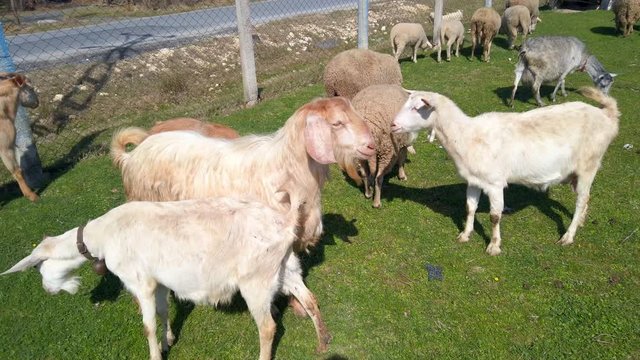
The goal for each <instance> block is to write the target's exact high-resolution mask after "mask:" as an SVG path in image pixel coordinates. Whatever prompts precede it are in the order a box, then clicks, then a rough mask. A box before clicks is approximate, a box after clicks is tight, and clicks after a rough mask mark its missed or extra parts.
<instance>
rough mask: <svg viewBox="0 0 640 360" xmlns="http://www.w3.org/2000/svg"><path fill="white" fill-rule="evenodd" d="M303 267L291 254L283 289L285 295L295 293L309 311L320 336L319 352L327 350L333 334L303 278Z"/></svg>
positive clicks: (286, 265)
mask: <svg viewBox="0 0 640 360" xmlns="http://www.w3.org/2000/svg"><path fill="white" fill-rule="evenodd" d="M301 274H302V269H300V262H299V260H298V258H297V257H296V256H295V255H293V254H292V255H289V258H288V259H287V262H286V264H285V273H284V276H283V279H282V288H281V291H282V293H283V294H285V295H293V296H294V297H295V298H296V299H297V301H299V303H300V305H301V306H302V308H303V309H304V311H306V312H307V314H308V315H309V317H310V318H311V320H312V321H313V326H314V327H315V329H316V334H317V336H318V347H317V351H318V352H325V351H326V350H327V344H328V343H329V342H330V341H331V335H330V334H329V331H328V330H327V325H325V323H324V320H322V315H321V314H320V309H319V308H318V301H317V300H316V297H315V296H314V295H313V293H312V292H311V291H310V290H309V288H307V286H306V285H305V284H304V281H303V280H302V275H301Z"/></svg>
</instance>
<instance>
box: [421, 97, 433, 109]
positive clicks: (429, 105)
mask: <svg viewBox="0 0 640 360" xmlns="http://www.w3.org/2000/svg"><path fill="white" fill-rule="evenodd" d="M420 100H422V102H423V103H424V104H425V105H426V106H427V107H431V104H429V101H428V100H427V98H425V97H422V98H420Z"/></svg>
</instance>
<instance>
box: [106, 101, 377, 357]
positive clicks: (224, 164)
mask: <svg viewBox="0 0 640 360" xmlns="http://www.w3.org/2000/svg"><path fill="white" fill-rule="evenodd" d="M142 140H144V141H142ZM127 144H139V145H138V146H137V147H136V148H135V149H134V150H132V151H131V152H129V153H127V152H126V150H125V147H126V145H127ZM374 153H375V151H374V145H373V138H372V137H371V133H370V132H369V128H368V127H367V125H366V123H365V122H364V120H363V119H362V117H361V116H360V115H358V113H356V112H355V110H354V109H353V107H352V106H351V103H350V102H349V101H348V100H347V99H345V98H342V97H334V98H329V99H318V100H315V101H312V102H310V103H308V104H306V105H304V106H302V107H301V108H299V109H298V110H297V111H296V112H295V113H294V114H293V115H292V116H291V117H290V118H289V119H288V120H287V121H286V123H285V124H284V126H283V127H282V128H280V129H279V130H278V131H276V132H275V133H273V134H270V135H263V136H259V135H249V136H244V137H240V138H238V139H234V140H227V139H215V138H208V137H204V136H201V135H199V134H197V133H194V132H191V131H171V132H165V133H160V134H156V135H153V136H148V137H147V133H146V132H145V131H144V130H142V129H139V128H127V129H123V130H121V131H119V132H117V133H116V134H115V135H114V137H113V141H112V143H111V155H112V157H113V161H114V163H115V164H116V165H117V166H118V167H119V168H120V169H121V171H122V179H123V183H124V188H125V193H126V196H127V199H128V200H130V201H131V200H148V201H171V200H182V199H199V198H207V197H212V196H227V195H247V196H252V197H255V198H257V199H260V200H262V201H264V202H265V203H267V204H269V205H270V206H271V207H273V208H276V209H279V208H282V207H285V208H287V207H289V206H290V204H289V202H290V200H289V196H287V195H286V194H283V193H282V192H281V191H280V190H279V189H280V188H281V187H282V182H283V181H285V179H288V178H290V179H291V181H292V185H291V186H290V188H291V192H290V194H291V193H293V194H292V196H295V197H299V198H301V199H302V202H303V203H304V205H303V206H302V207H300V214H299V221H300V224H299V225H300V226H299V228H298V232H297V235H298V237H299V239H298V241H296V243H295V244H294V249H296V250H297V251H304V250H305V249H307V247H309V246H311V245H313V244H315V243H316V242H317V241H318V239H319V237H320V235H321V233H322V204H321V198H320V196H321V190H322V187H323V185H324V183H325V181H326V180H327V176H328V170H329V164H331V163H335V162H336V158H344V157H351V158H356V157H357V158H360V159H367V158H368V157H370V156H371V155H373V154H374ZM286 267H287V271H288V272H287V273H290V274H291V276H293V275H295V274H300V273H301V270H300V267H299V262H298V258H297V256H291V257H290V258H289V262H288V263H287V265H286ZM303 285H304V284H303ZM299 290H300V291H299V292H298V294H296V293H292V291H290V290H289V289H286V288H283V289H282V292H283V293H284V294H285V295H293V296H295V298H296V299H297V300H298V301H300V303H301V304H302V307H303V308H304V310H303V311H301V309H300V306H299V305H298V304H296V303H295V302H292V306H294V308H295V309H296V310H297V312H298V313H304V312H306V313H307V314H309V315H310V316H311V318H312V319H313V320H314V325H315V327H316V333H317V335H318V341H319V349H320V350H323V349H326V344H327V342H328V341H329V339H330V336H329V334H328V333H327V331H326V326H325V325H324V323H323V322H322V319H321V316H320V311H319V310H318V306H317V302H316V299H315V297H314V295H313V294H312V293H311V291H309V289H307V288H306V286H304V288H302V289H299ZM300 293H303V294H304V296H302V297H301V295H300Z"/></svg>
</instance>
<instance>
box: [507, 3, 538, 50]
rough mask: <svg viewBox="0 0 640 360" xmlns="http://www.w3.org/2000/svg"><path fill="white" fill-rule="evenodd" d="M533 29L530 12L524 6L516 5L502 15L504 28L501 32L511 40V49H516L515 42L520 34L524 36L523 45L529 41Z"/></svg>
mask: <svg viewBox="0 0 640 360" xmlns="http://www.w3.org/2000/svg"><path fill="white" fill-rule="evenodd" d="M530 28H531V16H529V10H528V9H527V8H526V7H524V6H522V5H515V6H511V7H509V8H507V9H506V10H505V11H504V14H502V26H501V27H500V32H501V33H503V34H507V37H508V38H509V49H513V48H514V47H515V40H516V37H517V36H518V33H521V34H522V43H524V42H525V41H526V40H527V34H529V32H530Z"/></svg>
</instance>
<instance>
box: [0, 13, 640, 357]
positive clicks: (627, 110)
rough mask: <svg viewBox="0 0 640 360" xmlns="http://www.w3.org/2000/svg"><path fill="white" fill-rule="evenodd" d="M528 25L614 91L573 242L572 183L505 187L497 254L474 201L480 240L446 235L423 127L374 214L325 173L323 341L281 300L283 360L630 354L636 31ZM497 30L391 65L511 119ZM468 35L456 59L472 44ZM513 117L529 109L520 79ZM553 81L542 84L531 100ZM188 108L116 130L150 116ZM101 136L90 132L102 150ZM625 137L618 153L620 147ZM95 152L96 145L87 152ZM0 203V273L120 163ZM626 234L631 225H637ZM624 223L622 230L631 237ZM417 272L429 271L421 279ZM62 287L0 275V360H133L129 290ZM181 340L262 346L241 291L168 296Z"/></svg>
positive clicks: (559, 17)
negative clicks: (481, 41)
mask: <svg viewBox="0 0 640 360" xmlns="http://www.w3.org/2000/svg"><path fill="white" fill-rule="evenodd" d="M542 16H543V18H544V22H543V23H542V24H540V26H539V27H538V31H537V33H536V35H542V34H567V35H575V36H578V37H579V38H581V39H583V40H584V41H585V42H586V43H587V46H588V48H589V49H590V50H591V52H592V53H593V54H595V55H596V56H597V57H598V59H599V60H600V61H601V62H602V63H603V64H604V66H605V67H606V68H607V69H608V70H610V71H612V72H616V73H618V74H619V76H618V77H617V78H616V83H615V84H614V86H613V89H612V91H611V95H612V96H614V97H615V98H616V99H618V104H619V107H620V110H621V112H622V117H621V119H620V133H619V135H618V137H617V138H616V140H615V141H614V142H613V143H612V144H611V146H610V148H609V151H608V152H607V155H606V156H605V158H604V161H603V165H602V168H601V170H600V171H599V173H598V175H597V177H596V180H595V183H594V185H593V187H592V196H591V202H590V209H589V216H588V219H587V222H586V225H585V226H584V227H583V228H581V229H580V230H579V231H578V233H577V236H576V243H575V244H574V245H572V246H568V247H562V246H560V245H557V244H555V241H556V240H557V239H559V238H560V236H561V235H562V233H563V232H564V231H565V230H566V227H567V226H568V224H569V221H570V216H571V214H572V213H573V208H574V205H575V195H574V194H573V193H572V192H571V190H570V189H569V188H568V187H556V188H553V189H552V190H551V191H550V192H549V194H548V195H546V194H541V193H537V192H534V191H531V190H528V189H525V188H522V187H518V186H513V187H510V188H509V189H507V190H506V195H505V201H506V203H507V205H508V206H510V207H512V208H514V209H515V213H513V214H511V215H508V216H505V217H504V218H503V222H502V235H503V240H504V242H503V246H502V250H503V253H502V255H500V256H498V257H490V256H487V255H486V254H485V253H484V248H485V246H486V242H487V241H488V237H489V236H490V231H491V225H490V221H489V216H488V213H487V212H488V204H487V201H486V198H484V197H483V200H482V201H481V206H480V211H479V213H478V214H477V216H476V219H477V224H476V230H477V232H476V233H475V234H474V235H473V236H472V239H471V241H470V242H469V243H467V244H459V243H457V242H455V236H456V235H457V233H458V232H459V230H460V229H461V227H462V222H463V216H464V212H465V210H464V196H465V195H464V194H465V185H464V183H463V181H462V180H460V179H459V178H458V176H457V175H456V172H455V167H454V164H453V163H452V161H451V160H450V159H449V158H448V157H447V155H446V153H445V151H444V150H443V149H441V148H438V146H437V145H434V144H429V143H428V142H427V141H426V136H424V135H421V137H420V138H419V140H418V143H417V144H416V149H417V152H418V153H417V154H416V155H413V156H410V163H409V164H408V165H407V173H408V176H409V180H408V181H406V182H400V181H398V180H397V178H390V179H389V181H388V184H386V186H385V188H384V191H383V201H382V208H381V209H373V208H371V202H370V201H369V200H366V199H364V197H363V196H362V192H361V190H360V189H358V188H356V187H355V186H353V185H352V184H351V183H350V182H347V181H345V180H344V176H343V175H342V174H340V173H339V171H338V170H337V169H336V168H335V167H334V168H332V180H331V181H330V182H329V183H328V185H327V187H326V188H325V191H324V198H323V203H324V214H325V215H324V224H325V229H326V232H325V235H324V236H323V238H322V242H321V244H320V245H319V246H318V247H317V248H315V249H314V250H313V251H312V252H311V253H310V254H309V255H307V256H304V257H303V260H304V263H305V269H306V272H307V276H306V282H307V284H308V286H309V288H310V289H311V290H312V291H313V292H314V293H315V294H316V296H317V297H318V300H319V303H320V306H321V311H322V313H323V315H324V317H325V320H326V323H327V325H328V327H329V330H330V331H331V333H332V334H333V342H332V343H331V344H330V346H329V352H328V353H327V354H322V355H316V354H314V349H315V345H316V340H315V335H314V331H313V326H312V323H311V321H310V320H309V319H299V318H296V317H295V316H294V315H293V314H292V313H291V311H289V310H287V309H286V308H285V307H284V302H282V301H279V302H278V304H279V307H280V309H281V310H282V311H283V314H282V316H281V317H279V318H278V319H277V321H278V323H279V325H278V336H277V346H276V351H275V354H276V357H277V358H279V359H309V358H318V359H424V358H442V359H461V358H462V359H638V358H640V307H639V305H640V270H639V269H638V266H637V264H638V259H639V258H640V230H637V229H638V227H639V226H640V225H639V223H640V221H639V219H640V218H639V217H638V215H637V214H638V212H639V211H640V191H639V190H638V189H639V188H640V152H639V151H638V148H639V147H640V142H639V141H638V140H639V139H640V131H639V128H638V123H639V122H640V115H639V114H638V112H637V111H636V107H637V104H638V100H640V99H639V96H638V95H639V93H640V87H639V85H638V84H640V72H639V71H638V66H639V64H640V52H639V51H638V49H639V48H640V36H639V35H638V34H634V35H633V36H631V37H629V38H626V39H625V38H621V37H616V36H611V31H610V30H609V29H610V28H611V27H612V26H613V22H612V21H611V17H612V16H611V14H610V13H607V12H585V13H577V14H557V13H543V14H542ZM505 43H506V41H505V40H504V37H503V36H501V37H500V38H499V39H497V40H496V43H495V44H494V48H493V52H492V61H491V63H488V64H486V63H482V62H480V61H479V60H478V59H475V58H474V59H467V58H466V57H461V58H454V59H453V61H452V62H451V63H442V64H437V63H436V62H435V61H434V60H433V58H432V57H431V55H430V54H429V55H428V56H427V57H426V58H421V59H419V61H418V63H417V64H413V63H411V62H403V63H402V70H403V74H404V77H405V83H404V85H405V87H407V88H414V89H428V90H433V91H437V92H441V93H444V94H446V95H448V96H450V97H451V98H452V99H453V100H454V101H456V102H457V103H458V104H459V106H460V107H461V108H462V109H463V110H464V111H465V112H467V113H468V114H470V115H476V114H479V113H482V112H486V111H508V110H509V109H508V108H507V107H506V106H505V105H504V103H503V100H502V98H504V97H505V96H506V94H507V93H508V91H509V89H510V86H511V82H512V81H513V68H514V63H515V58H516V52H515V51H507V50H505V49H504V48H502V47H501V46H500V45H503V44H505ZM468 46H469V44H468V43H467V44H465V48H464V51H463V54H464V55H466V54H468ZM589 83H590V80H589V78H588V76H587V75H586V74H584V73H575V74H573V75H570V76H569V77H568V78H567V88H568V90H569V96H568V97H567V98H562V97H560V98H559V101H560V102H564V101H574V100H583V98H582V97H581V96H580V95H579V94H578V93H577V92H576V91H575V89H577V88H578V87H579V86H582V85H588V84H589ZM522 89H523V90H522V92H521V95H520V96H519V99H518V100H517V101H516V108H515V110H516V111H525V110H529V109H533V108H534V107H535V105H534V100H533V99H532V98H531V96H530V92H528V91H527V90H526V89H525V88H522ZM550 91H551V88H550V87H545V88H544V90H543V96H545V95H548V93H549V92H550ZM320 95H322V88H321V86H320V85H314V86H311V87H306V88H302V89H300V90H298V91H296V92H294V93H291V94H289V95H286V96H284V97H281V98H277V99H272V100H269V101H267V102H264V103H261V104H259V105H258V106H256V107H255V108H253V109H248V110H243V111H239V112H236V113H234V114H232V115H230V116H227V117H224V118H211V119H210V120H212V121H218V122H223V123H225V124H230V125H232V126H233V127H235V128H237V129H238V130H239V131H240V132H241V133H243V134H246V133H251V132H257V133H261V132H270V131H274V130H275V129H277V128H279V127H280V126H281V125H282V123H283V122H284V121H285V120H286V119H287V118H288V117H289V116H290V114H292V113H293V112H294V110H295V109H296V108H297V107H299V106H300V105H302V104H304V103H306V102H308V101H309V100H310V99H312V98H313V97H315V96H320ZM188 108H189V106H188V104H182V105H180V106H176V107H167V108H163V109H160V110H159V112H158V113H155V114H132V115H131V116H130V122H132V123H146V121H147V120H145V119H153V118H163V117H165V116H166V115H168V114H175V113H179V112H180V111H181V109H188ZM108 136H109V134H106V133H104V134H101V135H100V136H98V137H97V138H96V139H95V140H94V145H95V144H98V145H99V144H101V143H104V142H106V141H107V140H108ZM627 143H631V144H634V145H635V148H634V149H632V150H624V149H623V145H624V144H627ZM96 153H98V154H99V153H100V152H96ZM4 190H5V191H4V193H0V194H2V197H1V198H0V201H1V202H0V203H1V204H2V208H1V209H0V224H1V225H0V226H1V227H2V241H3V245H4V251H2V253H1V254H0V269H6V268H8V267H9V266H11V265H12V264H14V263H15V262H17V261H18V260H19V259H20V258H22V257H23V256H25V255H26V254H28V252H29V251H30V250H31V249H32V247H33V245H34V244H36V243H37V242H38V241H40V239H41V238H42V236H43V234H59V233H62V232H63V231H65V230H67V229H69V228H72V227H74V226H77V225H79V224H81V223H82V222H84V221H86V220H87V219H90V218H93V217H96V216H99V215H101V214H102V213H104V212H105V211H107V210H108V209H110V208H112V207H114V206H117V205H118V204H120V203H122V202H123V201H124V196H123V194H122V186H121V181H120V176H119V174H118V171H116V170H115V169H114V168H113V167H112V166H111V164H110V160H109V159H108V158H107V157H105V156H102V155H92V154H89V155H88V156H84V157H82V160H81V161H79V162H77V163H71V164H70V165H69V166H66V167H63V168H61V169H60V170H59V172H57V173H54V174H52V181H51V183H50V184H49V185H48V186H47V187H46V189H44V191H42V193H41V195H42V199H41V201H40V202H39V203H37V204H30V203H28V201H27V200H25V199H23V198H20V197H19V194H18V193H17V190H16V188H15V187H10V188H8V189H7V188H6V187H5V189H4ZM636 230H637V231H636ZM634 231H636V232H635V233H634ZM426 264H433V265H437V266H440V267H441V268H442V269H443V274H444V279H443V281H429V280H428V277H427V272H426V270H425V265H426ZM80 275H81V276H82V278H83V285H82V287H81V289H80V291H79V293H78V294H77V295H75V296H71V295H67V294H62V295H58V296H49V295H47V294H46V293H45V291H44V290H43V289H42V287H41V284H40V276H39V274H38V273H37V272H36V271H29V272H27V273H24V274H13V275H11V276H5V277H2V278H0V304H2V306H0V343H1V344H2V346H0V359H95V358H107V359H142V358H145V357H147V354H148V348H147V344H146V340H145V339H144V337H143V335H142V322H141V318H140V315H139V314H138V313H137V312H136V306H135V304H134V303H133V302H132V300H131V296H130V295H128V293H126V291H124V290H122V289H121V287H120V285H119V283H118V281H117V279H114V278H112V277H107V278H99V277H98V276H97V275H95V274H93V273H92V272H91V270H90V269H89V267H88V266H86V267H84V268H83V269H82V271H81V272H80ZM171 317H172V318H173V319H176V322H177V324H176V327H177V328H178V329H179V330H180V331H179V341H178V342H177V344H176V345H175V346H174V347H173V348H172V350H171V352H170V354H169V359H250V358H256V357H257V356H258V336H257V329H256V327H255V325H254V323H253V320H252V319H251V316H250V315H249V313H248V312H247V310H246V307H245V306H244V305H243V303H242V301H241V300H238V301H236V302H235V303H234V304H233V305H231V306H225V307H222V308H221V309H214V308H213V307H206V306H199V307H195V308H192V307H191V306H189V305H188V304H186V303H176V302H173V305H172V311H171Z"/></svg>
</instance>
